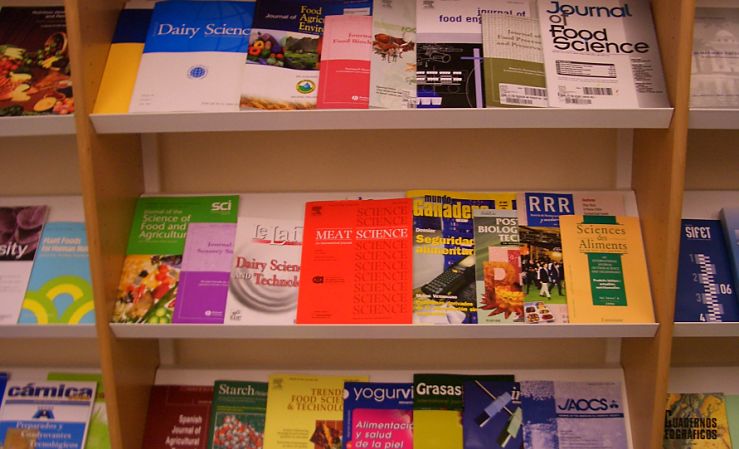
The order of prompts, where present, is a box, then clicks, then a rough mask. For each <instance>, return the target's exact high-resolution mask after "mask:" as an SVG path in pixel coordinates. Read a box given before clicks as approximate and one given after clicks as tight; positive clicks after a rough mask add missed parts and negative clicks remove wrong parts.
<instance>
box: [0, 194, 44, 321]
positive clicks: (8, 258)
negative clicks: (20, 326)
mask: <svg viewBox="0 0 739 449" xmlns="http://www.w3.org/2000/svg"><path fill="white" fill-rule="evenodd" d="M48 213H49V208H48V207H47V206H18V207H0V324H16V323H17V322H18V317H19V315H20V313H21V307H22V304H23V297H24V295H25V293H26V287H27V286H28V279H29V278H30V276H31V271H32V269H33V260H34V258H35V257H36V253H37V252H38V251H37V249H38V246H39V243H40V242H41V231H42V230H43V227H44V223H46V217H47V216H48Z"/></svg>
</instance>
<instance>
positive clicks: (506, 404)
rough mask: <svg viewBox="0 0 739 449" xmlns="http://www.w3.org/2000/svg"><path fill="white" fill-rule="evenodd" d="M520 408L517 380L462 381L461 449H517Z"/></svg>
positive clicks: (520, 417) (519, 439)
mask: <svg viewBox="0 0 739 449" xmlns="http://www.w3.org/2000/svg"><path fill="white" fill-rule="evenodd" d="M522 424H523V409H522V408H521V386H520V384H519V383H518V382H491V381H484V380H480V381H477V380H476V381H469V382H465V383H464V411H463V412H462V426H463V432H464V449H519V448H520V447H522V444H523V429H522V427H523V426H522Z"/></svg>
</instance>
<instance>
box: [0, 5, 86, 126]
mask: <svg viewBox="0 0 739 449" xmlns="http://www.w3.org/2000/svg"><path fill="white" fill-rule="evenodd" d="M70 68H71V64H70V62H69V38H68V37H67V25H66V21H65V15H64V8H63V7H61V6H48V7H11V6H3V7H2V9H0V117H6V116H19V115H38V114H59V115H66V114H71V113H73V112H74V97H73V95H72V78H71V75H70Z"/></svg>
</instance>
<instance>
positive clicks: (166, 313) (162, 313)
mask: <svg viewBox="0 0 739 449" xmlns="http://www.w3.org/2000/svg"><path fill="white" fill-rule="evenodd" d="M238 207H239V197H238V196H237V195H230V196H228V195H227V196H180V197H142V198H139V199H138V201H137V202H136V210H135V212H134V220H133V224H132V226H131V232H130V234H129V237H128V247H127V250H126V254H127V255H126V259H125V260H124V262H123V272H122V274H121V280H120V283H119V284H118V292H117V296H116V303H115V306H114V309H113V318H112V322H114V323H152V324H158V323H170V322H172V317H173V314H174V310H175V299H176V300H177V301H176V303H177V304H180V303H183V302H184V303H187V302H189V301H195V302H196V304H197V307H201V308H205V309H207V310H206V311H209V312H210V313H209V314H208V315H206V314H205V313H203V320H204V321H205V319H206V318H208V319H209V322H210V321H214V320H217V319H220V322H223V316H224V310H225V306H226V295H227V293H228V272H229V266H228V264H226V266H225V278H223V279H220V280H219V279H216V280H215V285H216V286H217V287H218V288H217V289H216V293H217V295H210V294H207V293H210V292H208V290H210V289H205V291H203V290H201V289H199V288H195V289H188V291H193V293H195V294H193V295H188V296H181V295H179V294H178V287H179V285H180V284H181V281H182V279H181V272H182V271H183V254H184V251H185V246H186V239H187V237H188V229H189V225H190V224H193V223H196V224H200V223H204V224H209V223H217V224H224V225H226V226H225V228H226V229H232V228H233V231H232V232H235V225H236V218H237V213H238ZM205 229H207V228H205ZM201 231H202V229H201ZM198 234H202V233H201V232H199V233H198ZM217 237H218V238H217V240H213V242H214V243H216V246H215V247H214V248H213V249H212V251H213V252H214V253H213V254H215V253H217V252H225V249H227V246H226V247H224V245H225V243H224V242H223V236H222V235H220V234H218V235H217ZM204 238H206V239H207V238H210V237H208V236H207V235H206V236H205V237H204ZM198 239H200V237H198ZM226 243H227V242H226ZM231 243H233V242H231ZM198 246H200V244H198ZM206 246H207V245H206ZM215 255H216V257H219V258H220V257H221V256H222V255H217V254H215ZM195 263H196V264H197V263H199V262H195ZM185 266H188V265H185ZM188 270H189V269H188ZM192 271H194V272H195V276H196V279H197V277H198V276H199V275H200V273H199V272H197V271H195V270H192ZM207 273H208V272H205V274H206V275H207ZM204 282H205V284H206V285H207V284H209V282H208V280H207V279H205V280H204ZM211 292H212V290H211ZM200 293H204V295H201V294H200Z"/></svg>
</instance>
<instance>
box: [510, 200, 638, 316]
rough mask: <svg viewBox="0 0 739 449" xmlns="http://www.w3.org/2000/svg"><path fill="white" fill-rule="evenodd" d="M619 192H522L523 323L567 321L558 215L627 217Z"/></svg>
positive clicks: (564, 262) (565, 286)
mask: <svg viewBox="0 0 739 449" xmlns="http://www.w3.org/2000/svg"><path fill="white" fill-rule="evenodd" d="M629 194H630V193H628V194H627V193H624V192H617V191H616V192H606V191H604V192H597V191H595V192H522V193H519V194H518V203H517V204H518V205H519V207H518V222H519V225H520V226H519V238H520V241H521V272H522V275H523V276H522V283H523V291H524V293H525V297H524V313H525V319H524V321H525V322H526V323H528V324H548V323H567V322H568V321H569V316H568V311H567V295H568V291H567V279H566V278H565V272H566V270H565V266H566V264H567V261H566V260H564V259H563V257H562V239H561V233H560V226H559V218H560V216H562V215H573V214H581V215H627V214H626V198H627V196H628V195H629Z"/></svg>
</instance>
